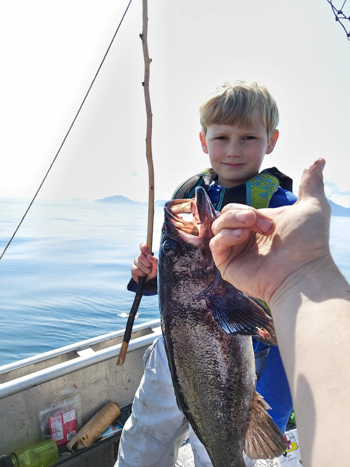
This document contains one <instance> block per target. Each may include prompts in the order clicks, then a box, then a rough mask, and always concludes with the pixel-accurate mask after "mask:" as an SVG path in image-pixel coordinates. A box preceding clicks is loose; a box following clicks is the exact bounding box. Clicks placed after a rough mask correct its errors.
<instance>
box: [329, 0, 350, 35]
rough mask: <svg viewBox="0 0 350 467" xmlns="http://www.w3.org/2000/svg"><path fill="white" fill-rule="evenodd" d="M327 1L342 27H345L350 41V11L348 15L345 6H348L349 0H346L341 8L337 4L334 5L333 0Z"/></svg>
mask: <svg viewBox="0 0 350 467" xmlns="http://www.w3.org/2000/svg"><path fill="white" fill-rule="evenodd" d="M327 2H328V3H329V4H330V6H331V7H332V10H333V13H334V18H335V20H336V21H338V22H339V24H340V25H341V27H342V28H343V29H344V31H345V34H346V36H347V38H348V40H349V41H350V11H349V15H348V16H347V15H346V13H344V8H345V6H346V2H347V0H344V2H343V4H342V6H341V7H340V8H339V9H338V8H337V7H336V6H335V5H333V0H327ZM348 6H349V5H348Z"/></svg>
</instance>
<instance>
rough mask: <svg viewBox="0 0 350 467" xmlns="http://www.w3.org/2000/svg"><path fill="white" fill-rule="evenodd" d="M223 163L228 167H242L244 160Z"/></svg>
mask: <svg viewBox="0 0 350 467" xmlns="http://www.w3.org/2000/svg"><path fill="white" fill-rule="evenodd" d="M223 165H226V166H227V167H242V166H243V165H245V164H244V162H223Z"/></svg>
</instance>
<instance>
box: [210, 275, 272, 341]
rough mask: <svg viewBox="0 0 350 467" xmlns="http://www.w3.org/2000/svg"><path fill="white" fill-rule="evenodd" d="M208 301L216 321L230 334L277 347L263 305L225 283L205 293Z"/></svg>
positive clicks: (217, 284)
mask: <svg viewBox="0 0 350 467" xmlns="http://www.w3.org/2000/svg"><path fill="white" fill-rule="evenodd" d="M205 299H206V301H207V305H208V307H209V308H210V309H211V310H212V313H213V316H214V318H215V320H216V322H217V323H218V324H219V326H220V327H221V328H222V329H223V330H224V331H225V332H227V333H228V334H241V335H250V336H254V337H256V338H257V339H259V340H262V341H263V342H266V343H268V344H270V345H277V340H276V334H275V328H274V325H273V321H272V318H271V316H270V315H269V313H268V309H267V307H266V306H265V305H264V303H263V302H260V301H259V300H257V299H255V298H252V297H249V296H248V295H246V294H244V293H243V292H241V291H240V290H238V289H236V288H235V287H233V286H232V285H231V284H229V283H228V282H225V281H222V280H217V281H215V283H214V284H213V286H212V287H211V288H210V290H209V289H207V290H206V292H205Z"/></svg>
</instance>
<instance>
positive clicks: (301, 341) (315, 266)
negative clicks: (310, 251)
mask: <svg viewBox="0 0 350 467" xmlns="http://www.w3.org/2000/svg"><path fill="white" fill-rule="evenodd" d="M349 289H350V287H349V284H348V282H347V281H346V280H345V278H344V277H343V276H342V274H341V273H340V271H339V269H338V268H337V267H336V265H335V264H334V262H333V260H332V259H331V257H330V256H327V257H325V258H322V259H320V260H318V261H317V262H314V263H312V264H309V265H307V266H306V267H304V268H303V269H302V270H299V271H297V272H295V273H294V274H293V275H292V276H291V277H289V278H288V280H286V281H285V282H284V283H283V284H282V286H281V287H280V288H279V289H278V290H277V291H276V293H275V294H274V295H273V297H272V299H271V303H270V307H271V311H272V315H273V319H274V323H275V327H276V333H277V339H278V344H279V347H280V351H281V355H282V360H283V364H284V367H285V370H286V373H287V377H288V381H289V385H290V388H291V393H292V397H293V402H294V407H295V413H296V420H297V426H298V433H299V437H300V444H301V452H302V457H303V465H306V466H316V465H317V466H325V467H326V466H330V465H344V462H346V461H345V459H349V456H350V444H349V442H348V432H349V430H348V425H349V418H350V404H349V400H350V300H349V297H350V291H349ZM303 446H304V448H305V449H304V453H303Z"/></svg>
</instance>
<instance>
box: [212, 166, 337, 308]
mask: <svg viewBox="0 0 350 467" xmlns="http://www.w3.org/2000/svg"><path fill="white" fill-rule="evenodd" d="M324 166H325V160H324V159H319V160H317V161H316V162H315V163H314V164H313V165H312V166H311V167H309V168H308V169H305V170H304V172H303V175H302V179H301V183H300V189H299V199H298V201H297V203H295V204H294V205H292V206H283V207H280V208H275V209H260V210H256V209H254V208H251V207H248V206H243V205H239V204H230V205H227V206H225V208H224V209H223V210H222V212H221V215H220V216H219V218H218V219H217V220H216V221H215V222H214V223H213V226H212V230H213V233H214V235H215V236H214V238H213V239H212V240H211V242H210V248H211V251H212V253H213V257H214V261H215V263H216V265H217V267H218V269H219V270H220V273H221V275H222V277H223V278H224V279H225V280H227V281H228V282H230V283H232V284H233V285H234V286H235V287H237V288H238V289H240V290H242V291H244V292H246V293H247V294H249V295H251V296H254V297H258V298H261V299H263V300H264V301H265V302H267V303H270V300H271V298H272V296H273V294H274V293H275V291H276V290H277V289H278V288H279V287H280V285H281V284H282V283H283V282H284V281H286V280H287V279H289V280H290V279H291V278H292V277H295V275H294V274H293V273H295V272H296V271H300V270H302V271H303V272H304V273H306V271H307V270H309V269H310V268H311V270H312V269H314V268H317V267H321V266H318V265H317V263H318V261H320V260H322V259H324V258H327V259H328V258H329V257H330V251H329V224H330V214H331V209H330V206H329V203H328V201H327V199H326V197H325V194H324V187H323V175H322V171H323V168H324ZM297 280H298V279H297Z"/></svg>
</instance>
